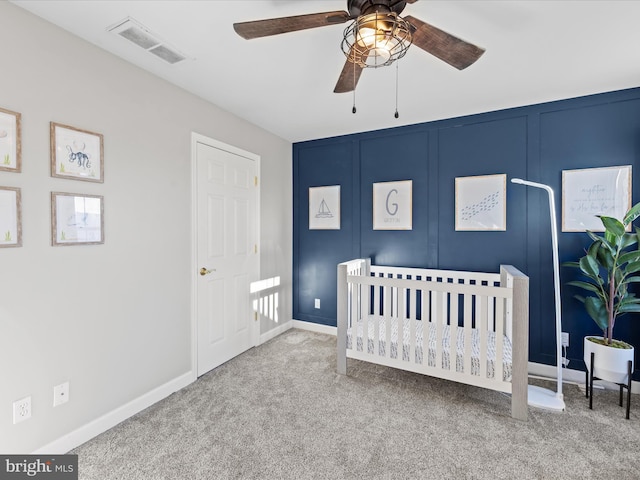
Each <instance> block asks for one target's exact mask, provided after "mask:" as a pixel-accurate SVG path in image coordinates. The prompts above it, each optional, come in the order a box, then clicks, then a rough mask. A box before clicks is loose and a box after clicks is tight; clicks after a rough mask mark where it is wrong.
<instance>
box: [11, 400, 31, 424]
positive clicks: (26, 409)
mask: <svg viewBox="0 0 640 480" xmlns="http://www.w3.org/2000/svg"><path fill="white" fill-rule="evenodd" d="M29 418H31V395H29V396H28V397H25V398H23V399H22V400H16V401H15V402H13V424H14V425H15V424H16V423H20V422H22V421H24V420H27V419H29Z"/></svg>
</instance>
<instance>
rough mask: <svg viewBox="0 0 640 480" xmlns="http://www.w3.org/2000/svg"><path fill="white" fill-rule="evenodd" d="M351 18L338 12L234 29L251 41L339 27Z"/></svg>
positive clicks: (241, 24)
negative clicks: (338, 25) (302, 31)
mask: <svg viewBox="0 0 640 480" xmlns="http://www.w3.org/2000/svg"><path fill="white" fill-rule="evenodd" d="M350 18H351V17H350V16H349V14H348V13H347V12H344V11H342V10H337V11H335V12H324V13H311V14H308V15H296V16H293V17H281V18H269V19H266V20H255V21H252V22H240V23H234V24H233V29H234V30H235V31H236V33H237V34H238V35H240V36H241V37H242V38H245V39H247V40H250V39H252V38H260V37H268V36H271V35H278V34H280V33H288V32H295V31H298V30H306V29H308V28H316V27H325V26H327V25H337V24H340V23H344V22H346V21H347V20H349V19H350Z"/></svg>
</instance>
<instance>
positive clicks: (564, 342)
mask: <svg viewBox="0 0 640 480" xmlns="http://www.w3.org/2000/svg"><path fill="white" fill-rule="evenodd" d="M562 346H563V347H568V346H569V332H562Z"/></svg>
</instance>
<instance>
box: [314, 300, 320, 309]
mask: <svg viewBox="0 0 640 480" xmlns="http://www.w3.org/2000/svg"><path fill="white" fill-rule="evenodd" d="M313 305H314V307H315V308H320V299H319V298H316V300H315V302H314V304H313Z"/></svg>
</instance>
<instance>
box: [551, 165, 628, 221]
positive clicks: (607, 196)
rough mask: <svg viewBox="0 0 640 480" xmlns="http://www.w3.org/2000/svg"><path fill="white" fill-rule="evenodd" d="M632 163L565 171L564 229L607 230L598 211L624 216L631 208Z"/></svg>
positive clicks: (563, 197) (563, 193) (619, 217)
mask: <svg viewBox="0 0 640 480" xmlns="http://www.w3.org/2000/svg"><path fill="white" fill-rule="evenodd" d="M631 178H632V177H631V165H622V166H614V167H600V168H583V169H576V170H563V171H562V231H563V232H584V231H586V230H591V231H592V232H603V231H604V227H603V225H602V222H601V221H600V219H599V218H598V217H597V215H605V216H608V217H614V218H618V219H622V218H623V217H624V215H625V213H627V210H629V208H631V192H632V190H631Z"/></svg>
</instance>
